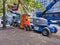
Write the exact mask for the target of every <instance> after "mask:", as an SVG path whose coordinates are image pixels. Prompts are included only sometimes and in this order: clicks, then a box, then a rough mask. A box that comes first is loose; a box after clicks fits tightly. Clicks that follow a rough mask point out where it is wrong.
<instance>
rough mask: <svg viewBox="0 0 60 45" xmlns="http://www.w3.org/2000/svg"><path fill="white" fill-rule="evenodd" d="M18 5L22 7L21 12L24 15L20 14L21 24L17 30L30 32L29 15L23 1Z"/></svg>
mask: <svg viewBox="0 0 60 45" xmlns="http://www.w3.org/2000/svg"><path fill="white" fill-rule="evenodd" d="M19 2H20V4H21V5H22V6H23V10H24V11H25V14H22V16H21V17H20V18H21V23H20V25H19V28H22V29H25V30H31V27H30V15H28V14H27V11H26V7H24V4H23V1H22V0H20V1H19Z"/></svg>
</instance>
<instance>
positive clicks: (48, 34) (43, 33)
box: [42, 28, 51, 36]
mask: <svg viewBox="0 0 60 45" xmlns="http://www.w3.org/2000/svg"><path fill="white" fill-rule="evenodd" d="M42 35H43V36H50V35H51V31H50V30H49V29H48V28H43V29H42Z"/></svg>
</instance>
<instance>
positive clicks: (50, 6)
mask: <svg viewBox="0 0 60 45" xmlns="http://www.w3.org/2000/svg"><path fill="white" fill-rule="evenodd" d="M58 1H60V0H53V1H52V2H51V3H50V4H49V5H48V6H47V7H46V10H45V11H44V12H42V13H40V15H39V16H38V17H40V16H41V17H42V16H43V15H44V14H45V13H46V12H47V11H48V10H50V9H51V8H52V7H53V6H54V4H55V3H56V2H58Z"/></svg>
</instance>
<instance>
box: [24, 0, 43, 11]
mask: <svg viewBox="0 0 60 45" xmlns="http://www.w3.org/2000/svg"><path fill="white" fill-rule="evenodd" d="M24 4H25V5H26V7H27V8H28V10H29V11H32V8H33V9H39V10H42V4H41V3H39V2H37V1H35V0H24Z"/></svg>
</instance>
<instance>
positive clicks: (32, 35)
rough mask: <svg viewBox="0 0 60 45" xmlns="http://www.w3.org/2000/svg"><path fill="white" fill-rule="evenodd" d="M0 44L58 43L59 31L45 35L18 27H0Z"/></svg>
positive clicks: (30, 44) (46, 44) (51, 44)
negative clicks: (49, 35)
mask: <svg viewBox="0 0 60 45" xmlns="http://www.w3.org/2000/svg"><path fill="white" fill-rule="evenodd" d="M0 45H60V32H57V33H56V34H53V35H52V36H51V37H45V36H42V35H41V34H39V33H36V32H33V31H31V32H30V31H24V30H21V29H18V28H8V29H4V30H2V29H0Z"/></svg>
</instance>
